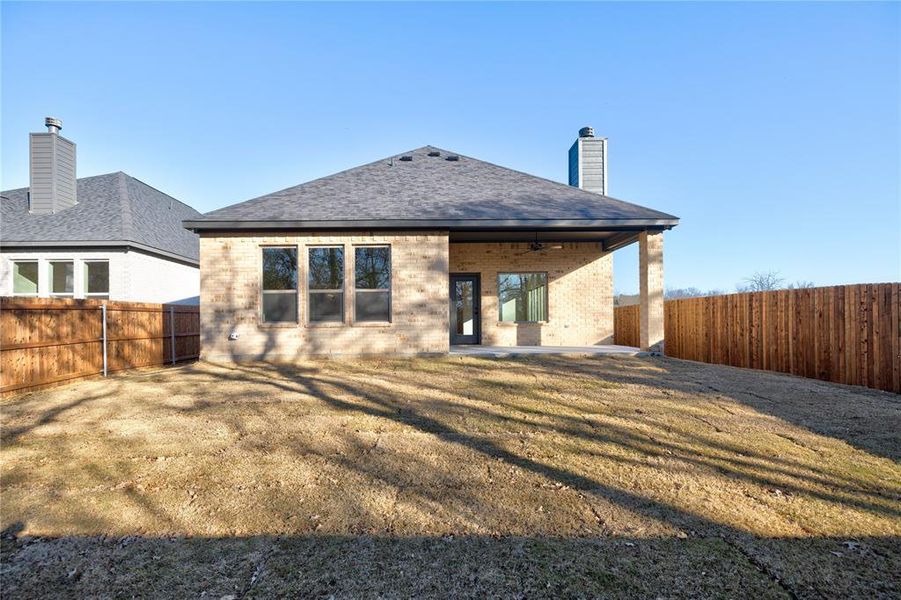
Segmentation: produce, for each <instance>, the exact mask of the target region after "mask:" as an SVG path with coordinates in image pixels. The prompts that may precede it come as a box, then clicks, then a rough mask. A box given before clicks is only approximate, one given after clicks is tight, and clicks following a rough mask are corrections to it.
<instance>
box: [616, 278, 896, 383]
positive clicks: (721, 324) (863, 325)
mask: <svg viewBox="0 0 901 600" xmlns="http://www.w3.org/2000/svg"><path fill="white" fill-rule="evenodd" d="M633 312H634V315H633V314H632V313H633ZM664 318H665V325H664V336H665V352H666V354H667V355H668V356H673V357H676V358H684V359H688V360H696V361H701V362H707V363H716V364H724V365H732V366H736V367H747V368H751V369H763V370H768V371H779V372H782V373H791V374H793V375H800V376H802V377H809V378H813V379H822V380H824V381H833V382H836V383H847V384H852V385H863V386H867V387H871V388H876V389H881V390H887V391H891V392H896V393H901V284H898V283H880V284H863V285H843V286H835V287H821V288H809V289H796V290H778V291H773V292H752V293H747V294H730V295H725V296H708V297H702V298H685V299H680V300H669V301H667V302H665V303H664ZM614 339H615V341H616V343H617V344H623V345H630V346H636V345H637V343H633V342H637V340H638V307H637V306H623V307H617V308H616V309H615V310H614ZM627 342H628V343H627Z"/></svg>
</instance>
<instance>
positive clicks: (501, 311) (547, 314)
mask: <svg viewBox="0 0 901 600" xmlns="http://www.w3.org/2000/svg"><path fill="white" fill-rule="evenodd" d="M504 275H520V276H521V275H544V311H545V315H544V319H540V320H536V321H529V320H526V321H520V320H518V319H514V320H512V321H505V320H504V319H503V316H504V304H503V302H501V277H503V276H504ZM496 284H497V321H498V323H547V322H548V321H550V320H551V303H550V295H551V289H550V288H551V283H550V277H549V276H548V272H547V271H503V272H501V271H498V273H497V279H496Z"/></svg>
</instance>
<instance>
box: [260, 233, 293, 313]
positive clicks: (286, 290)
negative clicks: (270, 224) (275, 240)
mask: <svg viewBox="0 0 901 600" xmlns="http://www.w3.org/2000/svg"><path fill="white" fill-rule="evenodd" d="M263 321H264V322H266V323H296V322H297V248H263Z"/></svg>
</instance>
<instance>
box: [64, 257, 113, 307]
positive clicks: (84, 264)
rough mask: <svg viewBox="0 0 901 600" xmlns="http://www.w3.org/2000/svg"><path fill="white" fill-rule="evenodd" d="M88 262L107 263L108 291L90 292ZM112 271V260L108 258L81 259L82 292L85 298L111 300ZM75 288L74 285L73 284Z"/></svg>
mask: <svg viewBox="0 0 901 600" xmlns="http://www.w3.org/2000/svg"><path fill="white" fill-rule="evenodd" d="M88 263H106V291H105V292H102V293H101V292H89V291H88V282H87V277H88ZM111 279H112V272H111V270H110V261H109V259H108V258H84V259H82V260H81V282H82V284H81V285H82V294H83V295H84V297H85V298H90V299H94V300H109V295H110V286H111V285H112V281H111ZM73 289H74V285H73Z"/></svg>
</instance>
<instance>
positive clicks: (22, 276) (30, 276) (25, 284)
mask: <svg viewBox="0 0 901 600" xmlns="http://www.w3.org/2000/svg"><path fill="white" fill-rule="evenodd" d="M37 293H38V262H37V261H36V260H35V261H27V262H25V261H23V262H14V263H13V294H16V295H18V296H36V295H37Z"/></svg>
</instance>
